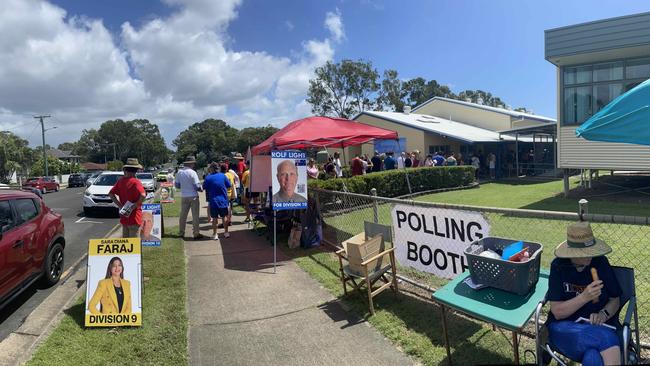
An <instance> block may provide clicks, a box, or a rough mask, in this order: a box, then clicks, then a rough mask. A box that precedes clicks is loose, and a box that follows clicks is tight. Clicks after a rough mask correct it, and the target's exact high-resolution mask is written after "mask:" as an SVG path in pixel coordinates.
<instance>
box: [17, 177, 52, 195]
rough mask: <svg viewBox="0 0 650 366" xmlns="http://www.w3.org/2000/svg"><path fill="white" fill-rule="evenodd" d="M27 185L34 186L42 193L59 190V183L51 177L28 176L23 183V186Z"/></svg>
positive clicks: (27, 186) (26, 186)
mask: <svg viewBox="0 0 650 366" xmlns="http://www.w3.org/2000/svg"><path fill="white" fill-rule="evenodd" d="M29 187H31V188H36V189H38V190H39V191H41V193H43V194H45V193H47V192H49V191H55V192H58V191H59V183H57V182H56V181H55V180H54V178H52V177H35V178H29V179H27V181H26V182H25V183H23V188H29Z"/></svg>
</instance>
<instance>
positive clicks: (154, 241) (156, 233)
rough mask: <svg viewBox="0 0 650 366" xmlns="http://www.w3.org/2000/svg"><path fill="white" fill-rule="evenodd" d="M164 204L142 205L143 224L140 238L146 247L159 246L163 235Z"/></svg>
mask: <svg viewBox="0 0 650 366" xmlns="http://www.w3.org/2000/svg"><path fill="white" fill-rule="evenodd" d="M161 212H162V205H161V204H160V203H145V204H143V205H142V226H140V240H142V246H144V247H159V246H160V244H161V239H160V238H161V237H162V214H161Z"/></svg>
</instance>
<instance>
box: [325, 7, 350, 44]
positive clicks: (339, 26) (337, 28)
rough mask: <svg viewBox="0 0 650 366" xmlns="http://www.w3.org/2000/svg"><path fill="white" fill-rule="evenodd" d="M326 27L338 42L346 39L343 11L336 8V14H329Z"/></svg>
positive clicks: (326, 18) (326, 16)
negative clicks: (342, 17)
mask: <svg viewBox="0 0 650 366" xmlns="http://www.w3.org/2000/svg"><path fill="white" fill-rule="evenodd" d="M325 27H326V28H327V29H328V30H329V31H330V33H331V34H332V37H334V40H335V41H336V42H340V41H341V40H342V39H344V38H345V29H343V20H342V19H341V11H340V10H339V9H338V8H336V11H334V12H331V11H330V12H327V14H326V15H325Z"/></svg>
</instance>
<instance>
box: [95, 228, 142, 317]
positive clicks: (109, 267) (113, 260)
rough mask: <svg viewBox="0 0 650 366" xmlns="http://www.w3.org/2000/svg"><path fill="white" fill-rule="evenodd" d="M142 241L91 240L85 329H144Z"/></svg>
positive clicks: (132, 239)
mask: <svg viewBox="0 0 650 366" xmlns="http://www.w3.org/2000/svg"><path fill="white" fill-rule="evenodd" d="M140 253H141V247H140V238H106V239H90V241H89V242H88V265H87V266H88V267H87V274H86V308H85V309H86V311H85V324H86V327H123V326H141V325H142V257H141V255H140Z"/></svg>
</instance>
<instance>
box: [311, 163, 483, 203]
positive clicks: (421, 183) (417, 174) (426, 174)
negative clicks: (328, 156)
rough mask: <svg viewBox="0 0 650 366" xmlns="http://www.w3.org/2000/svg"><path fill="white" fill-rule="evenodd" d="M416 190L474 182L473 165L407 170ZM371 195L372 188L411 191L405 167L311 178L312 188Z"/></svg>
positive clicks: (379, 191)
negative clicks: (364, 173) (344, 176)
mask: <svg viewBox="0 0 650 366" xmlns="http://www.w3.org/2000/svg"><path fill="white" fill-rule="evenodd" d="M407 172H408V179H409V182H410V183H411V190H412V192H413V193H417V192H423V191H430V190H434V189H441V188H453V187H461V186H466V185H468V184H470V183H472V182H474V168H473V167H471V166H454V167H446V166H445V167H421V168H413V169H407ZM344 185H345V187H347V190H348V192H352V193H360V194H370V190H371V189H372V188H376V189H377V195H379V196H382V197H397V196H402V195H405V194H409V189H408V184H407V182H406V173H405V172H404V170H403V169H399V170H397V169H396V170H387V171H383V172H376V173H369V174H366V175H358V176H356V177H351V178H339V179H327V180H310V181H309V187H310V188H321V189H326V190H330V191H343V190H344V189H343V187H344Z"/></svg>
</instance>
